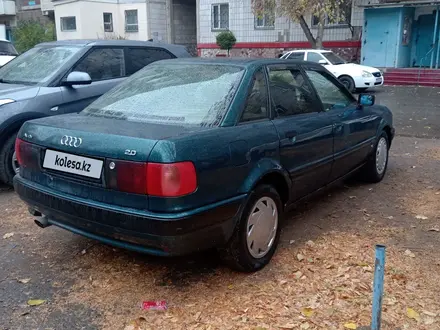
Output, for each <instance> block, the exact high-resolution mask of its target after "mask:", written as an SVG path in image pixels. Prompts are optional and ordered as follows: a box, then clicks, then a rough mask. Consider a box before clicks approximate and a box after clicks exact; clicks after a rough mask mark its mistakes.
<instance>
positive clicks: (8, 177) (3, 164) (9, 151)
mask: <svg viewBox="0 0 440 330" xmlns="http://www.w3.org/2000/svg"><path fill="white" fill-rule="evenodd" d="M16 138H17V133H14V134H12V135H11V136H10V137H9V138H7V140H6V142H5V144H4V145H3V146H2V147H1V149H0V181H1V182H3V183H5V184H7V185H8V186H12V183H13V179H14V176H15V174H16V172H15V170H14V167H13V165H12V162H13V158H14V154H15V139H16Z"/></svg>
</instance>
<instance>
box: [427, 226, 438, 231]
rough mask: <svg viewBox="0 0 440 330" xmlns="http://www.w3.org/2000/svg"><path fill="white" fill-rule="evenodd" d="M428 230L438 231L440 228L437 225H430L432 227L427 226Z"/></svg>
mask: <svg viewBox="0 0 440 330" xmlns="http://www.w3.org/2000/svg"><path fill="white" fill-rule="evenodd" d="M428 231H436V232H440V228H439V227H432V228H429V229H428Z"/></svg>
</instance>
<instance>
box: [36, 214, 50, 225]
mask: <svg viewBox="0 0 440 330" xmlns="http://www.w3.org/2000/svg"><path fill="white" fill-rule="evenodd" d="M34 222H35V224H36V225H37V226H38V227H40V228H47V227H49V226H52V224H50V223H49V219H48V218H47V217H46V216H45V215H43V216H42V217H41V218H38V219H35V220H34Z"/></svg>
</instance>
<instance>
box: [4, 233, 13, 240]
mask: <svg viewBox="0 0 440 330" xmlns="http://www.w3.org/2000/svg"><path fill="white" fill-rule="evenodd" d="M12 236H14V233H6V234H4V235H3V238H4V239H8V238H11V237H12Z"/></svg>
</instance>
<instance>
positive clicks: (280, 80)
mask: <svg viewBox="0 0 440 330" xmlns="http://www.w3.org/2000/svg"><path fill="white" fill-rule="evenodd" d="M269 89H270V96H271V98H272V104H273V105H274V107H275V112H276V114H277V115H278V116H280V117H285V116H292V115H300V114H304V113H311V112H318V111H319V108H318V107H317V106H316V102H315V99H314V96H313V92H312V89H311V87H310V85H309V84H308V82H307V80H306V79H305V78H304V76H303V74H302V73H301V71H300V70H299V69H296V68H283V69H277V68H270V70H269Z"/></svg>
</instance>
